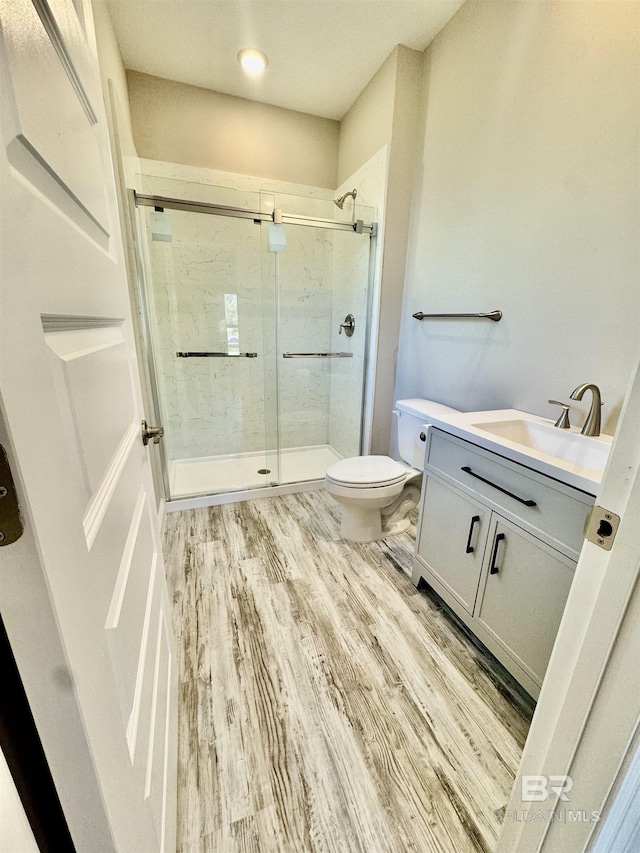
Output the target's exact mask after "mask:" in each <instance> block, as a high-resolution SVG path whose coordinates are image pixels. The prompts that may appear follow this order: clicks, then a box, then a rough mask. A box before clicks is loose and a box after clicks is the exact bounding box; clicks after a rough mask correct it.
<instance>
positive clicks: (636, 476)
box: [496, 362, 640, 853]
mask: <svg viewBox="0 0 640 853" xmlns="http://www.w3.org/2000/svg"><path fill="white" fill-rule="evenodd" d="M638 436H640V362H638V363H637V364H636V368H635V373H634V376H633V377H632V379H631V382H630V385H629V390H628V392H627V396H626V399H625V403H624V407H623V410H622V413H621V416H620V421H619V424H618V429H617V431H616V437H615V440H614V443H613V446H612V449H611V454H610V456H609V461H608V464H607V468H606V470H605V474H604V478H603V481H602V486H601V489H600V493H599V495H598V496H597V498H596V503H597V504H598V505H599V506H602V507H604V508H606V509H607V510H609V511H612V512H614V513H616V514H617V515H619V516H620V517H621V522H620V527H619V529H618V532H617V535H616V538H615V541H614V542H613V546H612V548H611V550H610V551H607V550H603V549H601V548H599V547H598V546H597V545H596V544H593V543H591V542H588V541H585V542H584V545H583V548H582V551H581V554H580V558H579V561H578V565H577V567H576V574H575V578H574V582H573V585H572V587H571V591H570V593H569V598H568V600H567V606H566V608H565V611H564V614H563V617H562V622H561V623H560V629H559V631H558V636H557V639H556V643H555V646H554V649H553V652H552V655H551V660H550V662H549V667H548V669H547V673H546V677H545V681H544V683H543V685H542V691H541V693H540V699H539V702H538V706H537V708H536V712H535V714H534V718H533V721H532V725H531V730H530V732H529V737H528V739H527V742H526V744H525V748H524V752H523V755H522V761H521V763H520V767H519V769H518V774H517V777H516V783H515V785H514V787H513V790H512V793H511V798H510V801H509V804H508V806H507V811H506V816H505V822H504V824H503V831H502V833H501V836H500V839H499V843H498V847H497V850H496V853H513V851H514V850H518V851H520V850H522V851H526V852H527V853H537V851H540V852H541V853H547V851H548V853H555V851H557V850H559V849H562V850H571V851H575V853H581V851H585V850H587V849H588V848H589V846H590V844H591V843H592V842H593V841H594V840H595V839H596V837H597V833H598V831H599V825H598V822H597V821H594V820H592V817H593V815H594V813H595V814H597V813H600V812H602V813H603V814H604V813H606V812H607V811H608V810H609V809H611V808H612V807H613V808H614V809H615V800H614V796H615V785H616V783H617V781H618V778H619V775H620V773H621V770H622V768H623V767H624V764H625V761H626V760H628V756H629V751H630V748H631V746H632V744H633V742H634V738H635V737H636V736H637V731H638V726H639V725H640V683H639V681H638V642H639V640H640V609H639V603H640V587H639V586H638V579H639V576H640V542H639V539H638V529H640V442H639V441H638ZM551 775H554V776H565V775H568V776H570V777H571V779H572V783H573V787H572V789H571V792H570V794H569V795H568V796H569V800H568V801H564V802H563V801H559V800H558V797H557V794H552V795H551V796H549V797H548V799H546V800H545V801H544V802H535V801H534V802H530V801H527V799H524V800H523V797H522V793H523V788H522V777H523V776H546V777H548V776H551ZM553 809H555V810H556V812H557V813H558V814H559V815H560V818H559V819H557V820H551V819H549V818H548V817H547V818H546V819H545V818H544V815H545V814H546V815H547V816H548V814H549V812H550V811H551V810H553ZM569 812H571V813H572V814H571V815H570V814H569ZM540 815H542V817H540Z"/></svg>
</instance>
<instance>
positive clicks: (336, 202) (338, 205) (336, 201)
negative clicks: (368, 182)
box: [333, 189, 358, 210]
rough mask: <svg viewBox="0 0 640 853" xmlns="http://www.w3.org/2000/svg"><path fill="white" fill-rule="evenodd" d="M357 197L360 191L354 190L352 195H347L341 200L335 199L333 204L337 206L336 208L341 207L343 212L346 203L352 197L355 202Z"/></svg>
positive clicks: (342, 196)
mask: <svg viewBox="0 0 640 853" xmlns="http://www.w3.org/2000/svg"><path fill="white" fill-rule="evenodd" d="M357 195H358V190H355V189H353V190H351V192H350V193H345V194H344V195H341V196H340V198H336V199H334V201H333V203H334V204H335V205H336V207H339V208H340V210H342V208H343V207H344V203H345V201H346V200H347V199H348V198H349V196H351V197H352V198H353V200H354V201H355V200H356V196H357Z"/></svg>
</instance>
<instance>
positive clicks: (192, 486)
mask: <svg viewBox="0 0 640 853" xmlns="http://www.w3.org/2000/svg"><path fill="white" fill-rule="evenodd" d="M196 189H198V188H197V187H196V186H195V185H192V187H190V188H189V196H187V197H190V198H191V200H190V201H185V200H183V199H177V198H168V197H165V196H158V195H141V194H137V195H134V201H133V203H134V204H135V206H136V218H137V229H138V235H137V238H138V249H139V256H140V260H141V266H142V270H143V274H142V276H141V282H142V285H141V294H140V297H141V303H142V315H143V324H144V327H145V328H144V330H143V338H145V340H146V344H147V347H148V350H149V359H148V365H149V373H150V380H151V382H150V384H151V388H152V395H153V397H154V402H155V405H156V408H157V409H158V411H157V412H156V414H157V415H158V417H159V419H160V422H161V423H162V425H163V427H164V441H163V443H162V444H161V454H162V464H163V473H164V480H165V490H166V493H167V496H168V499H169V500H176V499H181V498H188V497H195V496H202V495H216V494H220V493H227V492H235V491H245V490H253V489H259V488H264V487H268V486H277V485H286V484H294V483H302V482H305V481H310V480H318V479H323V478H324V474H325V471H326V468H327V465H329V464H331V462H334V461H336V460H338V459H340V458H342V457H344V456H353V455H358V454H359V453H360V450H361V432H362V412H363V385H364V376H365V357H366V347H367V338H368V335H367V330H368V314H369V305H368V303H369V279H370V272H369V268H370V258H371V257H372V256H373V255H372V249H371V245H372V243H373V242H374V241H373V239H372V238H373V237H374V236H375V230H376V229H375V225H374V224H373V209H371V208H367V207H363V206H361V205H355V204H349V202H347V204H346V205H345V209H344V210H343V211H341V210H339V209H338V208H337V207H336V206H335V205H334V203H333V202H332V201H331V200H326V199H317V198H306V197H305V198H303V197H299V196H293V195H285V194H273V193H264V192H260V193H252V192H242V191H240V190H230V189H226V188H213V187H206V188H203V187H199V192H196ZM205 189H206V193H204V192H203V191H204V190H205ZM183 191H184V188H183ZM203 195H206V198H207V201H206V202H200V201H194V200H193V199H194V198H198V197H203ZM212 198H213V201H212V200H211V199H212Z"/></svg>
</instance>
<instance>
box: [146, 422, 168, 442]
mask: <svg viewBox="0 0 640 853" xmlns="http://www.w3.org/2000/svg"><path fill="white" fill-rule="evenodd" d="M163 435H164V427H161V426H159V427H150V426H147V422H146V421H142V443H143V444H144V446H145V447H146V446H147V444H149V441H150V440H151V439H153V443H154V444H160V439H161V438H162V436H163Z"/></svg>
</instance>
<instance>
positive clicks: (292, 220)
mask: <svg viewBox="0 0 640 853" xmlns="http://www.w3.org/2000/svg"><path fill="white" fill-rule="evenodd" d="M134 198H135V203H136V206H138V207H155V208H161V209H164V208H165V207H166V208H168V209H169V210H186V211H188V212H190V213H207V214H209V215H213V216H233V217H234V218H236V219H252V220H253V221H254V222H275V215H274V212H273V211H272V212H271V213H263V212H262V211H260V210H248V209H245V208H243V207H227V206H225V205H222V204H209V203H208V202H204V201H187V200H185V199H177V198H167V197H166V196H159V195H139V194H138V193H137V192H135V191H134ZM278 222H282V224H284V225H307V226H312V227H314V228H331V229H332V230H334V231H351V232H353V233H355V234H368V235H369V236H370V237H375V236H376V231H377V225H376V223H375V222H370V223H369V224H367V223H365V222H363V221H362V220H361V219H357V220H356V221H355V222H335V221H334V220H333V219H320V218H318V217H313V216H297V215H294V214H288V213H282V214H281V215H279V216H278Z"/></svg>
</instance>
